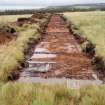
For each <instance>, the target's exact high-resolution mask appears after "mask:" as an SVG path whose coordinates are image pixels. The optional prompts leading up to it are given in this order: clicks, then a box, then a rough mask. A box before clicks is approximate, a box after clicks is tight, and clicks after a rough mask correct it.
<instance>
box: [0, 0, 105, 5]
mask: <svg viewBox="0 0 105 105" xmlns="http://www.w3.org/2000/svg"><path fill="white" fill-rule="evenodd" d="M81 3H105V0H87V1H86V0H0V5H24V6H30V5H34V6H49V5H69V4H81Z"/></svg>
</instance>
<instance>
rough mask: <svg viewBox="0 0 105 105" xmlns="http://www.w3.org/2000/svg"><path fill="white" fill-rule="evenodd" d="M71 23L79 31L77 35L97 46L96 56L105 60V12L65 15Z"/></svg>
mask: <svg viewBox="0 0 105 105" xmlns="http://www.w3.org/2000/svg"><path fill="white" fill-rule="evenodd" d="M64 15H65V17H66V18H67V20H68V22H69V23H72V24H74V26H76V27H77V28H78V29H77V30H74V31H75V32H76V33H78V34H80V35H82V36H83V37H86V38H88V39H89V40H90V41H91V42H93V43H94V44H95V45H96V49H95V50H96V55H98V56H102V57H103V58H104V59H105V53H104V52H105V29H104V27H105V12H100V11H96V12H73V13H72V12H71V13H70V12H68V13H64Z"/></svg>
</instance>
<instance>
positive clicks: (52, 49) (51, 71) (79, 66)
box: [19, 15, 94, 81]
mask: <svg viewBox="0 0 105 105" xmlns="http://www.w3.org/2000/svg"><path fill="white" fill-rule="evenodd" d="M28 63H29V67H28V68H26V69H24V70H23V72H21V74H20V79H19V81H21V80H22V81H23V80H24V79H25V78H27V77H28V78H29V77H43V78H49V77H60V78H61V77H66V78H72V79H73V78H75V79H83V80H87V79H90V80H91V79H94V77H93V75H94V72H93V70H92V65H91V59H89V58H87V57H86V56H85V55H84V54H83V53H82V51H81V48H80V46H79V45H78V43H77V42H76V40H75V39H74V37H73V35H72V34H71V33H70V32H69V29H68V28H67V27H66V25H65V22H64V20H63V19H62V18H61V17H60V16H59V15H53V16H52V17H51V19H50V21H49V23H48V27H47V29H46V33H45V34H44V35H43V38H42V41H41V42H40V43H39V44H38V45H37V46H35V49H34V53H33V55H32V57H31V58H30V59H29V60H28Z"/></svg>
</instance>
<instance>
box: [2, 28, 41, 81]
mask: <svg viewBox="0 0 105 105" xmlns="http://www.w3.org/2000/svg"><path fill="white" fill-rule="evenodd" d="M18 34H19V36H18V38H17V39H16V40H13V41H11V42H10V43H8V44H7V45H2V46H0V80H1V81H2V80H6V79H7V78H8V76H10V75H11V72H13V71H14V70H17V69H19V68H21V66H20V62H22V61H23V60H24V57H25V55H24V50H25V49H27V48H28V42H30V41H32V39H33V40H35V39H37V38H38V37H40V36H39V33H38V31H37V29H32V28H28V30H25V31H20V32H19V33H18ZM30 39H31V40H30Z"/></svg>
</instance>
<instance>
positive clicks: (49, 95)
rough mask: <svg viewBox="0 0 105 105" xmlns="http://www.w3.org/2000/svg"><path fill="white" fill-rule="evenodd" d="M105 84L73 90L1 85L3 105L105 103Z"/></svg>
mask: <svg viewBox="0 0 105 105" xmlns="http://www.w3.org/2000/svg"><path fill="white" fill-rule="evenodd" d="M104 98H105V86H104V85H103V86H87V87H82V88H80V89H78V90H71V89H67V88H65V87H61V86H52V87H51V86H43V85H34V84H26V83H25V84H24V83H16V82H13V83H6V84H4V85H3V84H1V85H0V104H1V105H105V100H104Z"/></svg>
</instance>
